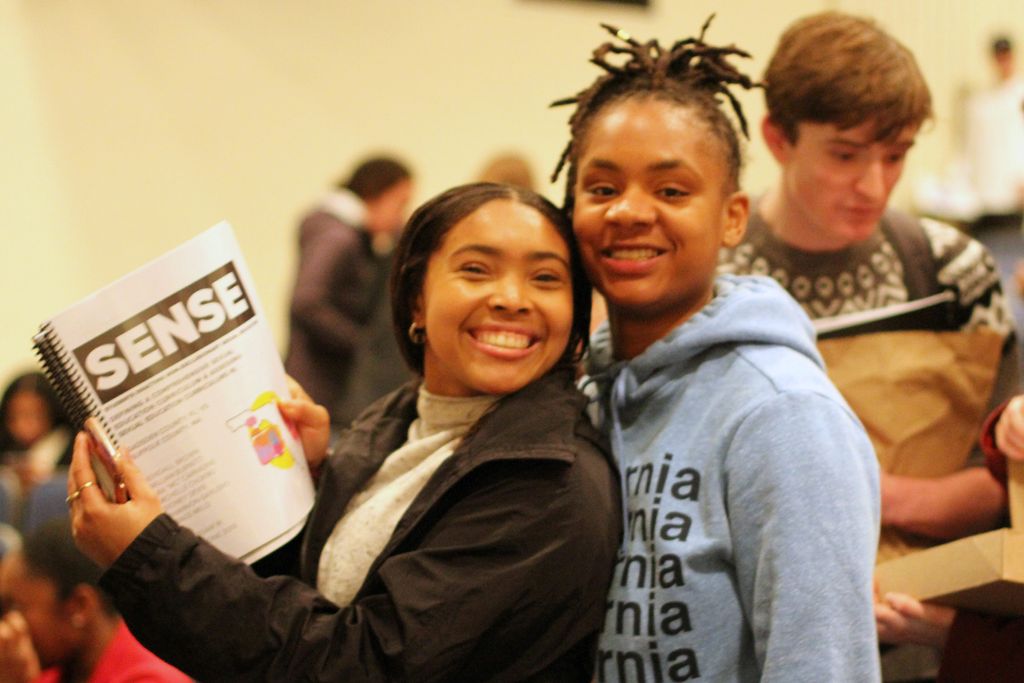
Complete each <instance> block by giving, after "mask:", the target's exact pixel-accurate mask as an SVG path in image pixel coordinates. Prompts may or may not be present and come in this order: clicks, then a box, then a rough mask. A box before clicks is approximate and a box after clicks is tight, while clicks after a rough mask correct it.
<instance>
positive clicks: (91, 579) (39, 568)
mask: <svg viewBox="0 0 1024 683" xmlns="http://www.w3.org/2000/svg"><path fill="white" fill-rule="evenodd" d="M21 555H22V557H23V558H24V560H25V566H26V568H27V570H28V571H29V573H31V574H32V575H33V576H36V577H39V578H42V579H46V580H47V581H50V582H51V583H53V585H54V586H55V587H56V589H57V597H58V598H59V599H61V600H67V599H68V598H69V597H71V593H72V592H73V591H74V590H75V587H76V586H79V585H82V584H86V585H88V586H92V587H93V588H95V589H96V592H97V593H98V594H99V595H100V599H101V600H102V603H103V608H104V609H105V610H106V611H107V612H108V613H111V614H113V613H115V608H114V605H113V602H112V601H111V600H110V597H109V596H108V595H107V594H106V593H105V592H104V591H103V589H101V588H100V587H99V581H100V576H101V575H102V574H103V570H102V569H100V568H99V567H98V566H97V565H96V564H95V563H94V562H93V561H92V560H90V559H89V558H88V557H86V556H85V555H83V554H82V553H81V552H80V551H79V550H78V548H76V547H75V541H74V538H73V537H72V535H71V523H70V521H69V520H68V518H67V517H58V518H56V519H51V520H49V521H48V522H45V523H43V524H42V525H40V526H39V527H37V528H36V529H35V530H33V531H32V532H30V533H29V534H28V535H27V536H26V537H25V539H24V541H23V542H22V545H21Z"/></svg>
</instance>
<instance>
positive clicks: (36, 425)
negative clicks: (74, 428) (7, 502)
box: [0, 372, 73, 495]
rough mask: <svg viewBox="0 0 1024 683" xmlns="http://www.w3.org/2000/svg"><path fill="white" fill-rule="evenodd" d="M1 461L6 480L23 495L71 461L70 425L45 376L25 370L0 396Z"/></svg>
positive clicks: (15, 491) (14, 489)
mask: <svg viewBox="0 0 1024 683" xmlns="http://www.w3.org/2000/svg"><path fill="white" fill-rule="evenodd" d="M0 416H2V418H3V419H2V421H0V464H3V465H5V466H7V467H8V468H9V469H7V472H6V473H7V474H11V473H13V475H14V476H13V477H10V476H8V477H7V479H6V483H9V484H12V485H13V492H14V493H16V494H20V495H24V494H26V493H27V492H28V491H29V490H30V489H31V488H32V487H33V486H35V485H36V484H38V483H40V482H41V481H44V480H46V479H47V478H49V477H50V475H51V474H53V471H54V469H56V468H57V467H67V466H68V464H70V462H71V445H72V441H71V437H72V436H73V434H72V432H71V428H70V426H69V425H68V423H67V419H66V418H65V417H64V411H63V410H62V409H61V407H60V403H59V402H58V401H57V395H56V394H55V393H54V391H53V389H52V388H51V387H50V384H49V382H48V381H47V380H46V376H45V375H43V374H42V373H39V372H28V373H25V374H22V375H19V376H17V377H15V378H14V379H13V380H12V381H11V382H10V384H8V385H7V388H6V389H5V390H4V393H3V397H2V398H0Z"/></svg>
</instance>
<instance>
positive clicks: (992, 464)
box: [978, 401, 1009, 486]
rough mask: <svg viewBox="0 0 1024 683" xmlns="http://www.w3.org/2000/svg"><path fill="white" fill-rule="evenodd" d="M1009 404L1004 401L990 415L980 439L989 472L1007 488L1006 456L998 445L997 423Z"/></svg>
mask: <svg viewBox="0 0 1024 683" xmlns="http://www.w3.org/2000/svg"><path fill="white" fill-rule="evenodd" d="M1008 402H1009V401H1004V402H1003V403H1002V404H1001V405H1000V406H999V407H998V408H996V409H995V410H993V411H992V412H991V413H989V416H988V417H986V418H985V423H984V424H983V425H982V427H981V436H980V437H979V439H978V443H979V444H980V445H981V450H982V452H983V453H984V454H985V461H986V464H988V469H989V471H990V472H991V473H992V476H993V477H995V478H996V479H997V480H998V481H999V483H1001V484H1002V485H1003V486H1006V477H1007V472H1006V455H1004V454H1003V452H1002V451H1001V450H999V446H997V445H996V423H998V422H999V417H1000V416H1001V415H1002V414H1003V411H1004V410H1006V404H1007V403H1008Z"/></svg>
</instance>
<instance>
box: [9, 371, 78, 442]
mask: <svg viewBox="0 0 1024 683" xmlns="http://www.w3.org/2000/svg"><path fill="white" fill-rule="evenodd" d="M22 392H30V393H33V394H36V395H37V396H39V397H40V398H41V399H43V402H44V403H45V404H46V406H47V408H49V410H50V417H51V419H52V421H53V428H57V427H60V426H62V425H65V424H67V417H66V416H65V415H64V409H63V408H62V407H61V405H60V401H59V400H58V399H57V394H56V392H55V391H54V390H53V387H51V386H50V382H49V381H48V380H47V379H46V375H44V374H43V373H41V372H26V373H24V374H21V375H18V376H17V377H15V378H14V379H13V380H11V382H10V384H8V385H7V388H6V389H4V393H3V397H2V398H0V452H3V451H6V450H11V449H16V448H20V447H21V444H17V443H15V440H14V437H13V436H12V435H11V433H10V432H9V431H8V430H7V411H8V410H10V404H11V401H13V400H14V397H15V396H16V395H17V394H20V393H22Z"/></svg>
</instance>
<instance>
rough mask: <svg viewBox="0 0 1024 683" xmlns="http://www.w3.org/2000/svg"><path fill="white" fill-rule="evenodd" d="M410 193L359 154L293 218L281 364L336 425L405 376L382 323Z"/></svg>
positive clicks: (406, 184) (408, 175)
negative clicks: (297, 220)
mask: <svg viewBox="0 0 1024 683" xmlns="http://www.w3.org/2000/svg"><path fill="white" fill-rule="evenodd" d="M412 193H413V180H412V172H411V171H410V170H409V168H408V167H407V166H406V165H405V164H404V163H403V162H401V161H399V160H397V159H394V158H391V157H383V156H382V157H373V158H370V159H367V160H365V161H363V162H362V163H360V164H359V165H358V166H356V168H355V169H354V170H353V171H352V174H351V176H349V177H348V178H347V179H345V180H343V181H341V182H339V183H338V185H337V187H335V189H334V190H332V191H331V192H330V193H329V194H328V195H327V196H326V197H324V198H323V200H321V202H320V203H319V204H318V205H317V206H316V207H315V208H314V209H313V210H312V211H311V212H310V213H309V214H307V215H306V216H305V218H303V220H302V224H301V225H300V226H299V264H298V273H297V276H296V280H295V287H294V290H293V293H292V300H291V311H290V317H289V319H290V338H289V341H288V353H287V356H286V358H285V369H286V370H287V371H288V374H290V375H291V376H292V377H294V378H295V379H296V380H298V382H299V384H301V385H302V386H303V387H304V388H305V389H306V391H308V392H309V395H310V396H311V397H312V398H313V400H314V401H316V402H317V403H319V404H321V405H323V406H326V407H327V409H328V412H329V413H330V415H331V421H332V424H334V425H335V427H337V428H341V427H346V426H348V424H349V422H351V421H352V419H353V418H354V417H355V416H356V415H358V414H359V413H360V412H362V410H363V408H365V407H366V406H367V405H369V404H370V403H371V402H372V401H373V400H374V399H376V398H379V397H380V396H383V395H384V394H386V393H387V392H389V391H390V390H392V389H394V388H395V387H397V386H398V385H399V384H401V383H402V382H404V381H405V380H407V379H409V378H410V375H409V373H408V372H407V371H406V369H405V364H404V363H403V362H402V359H401V356H400V355H399V352H398V347H397V345H396V344H395V341H394V338H393V335H392V331H391V317H390V312H389V308H388V294H387V283H388V278H389V276H390V273H391V250H392V248H393V246H394V243H395V241H396V239H397V236H398V233H399V232H400V231H401V229H402V225H403V223H404V222H405V218H406V213H407V210H408V206H409V200H410V199H411V197H412Z"/></svg>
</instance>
